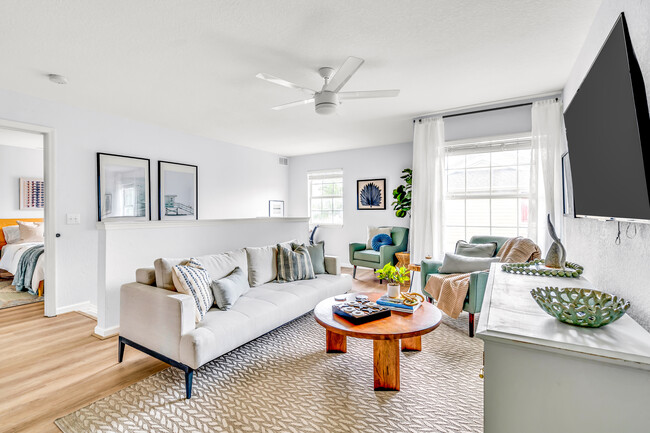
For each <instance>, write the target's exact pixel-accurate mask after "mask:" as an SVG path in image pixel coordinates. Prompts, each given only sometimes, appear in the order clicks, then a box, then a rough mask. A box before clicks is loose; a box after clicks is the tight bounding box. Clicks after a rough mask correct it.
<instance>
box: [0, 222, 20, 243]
mask: <svg viewBox="0 0 650 433" xmlns="http://www.w3.org/2000/svg"><path fill="white" fill-rule="evenodd" d="M2 233H4V235H5V242H6V243H8V244H15V243H16V242H19V241H20V229H19V228H18V226H8V227H3V228H2Z"/></svg>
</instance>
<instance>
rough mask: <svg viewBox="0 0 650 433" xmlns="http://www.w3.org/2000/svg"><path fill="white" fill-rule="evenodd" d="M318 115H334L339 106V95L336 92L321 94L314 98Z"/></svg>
mask: <svg viewBox="0 0 650 433" xmlns="http://www.w3.org/2000/svg"><path fill="white" fill-rule="evenodd" d="M314 99H315V108H316V113H318V114H323V115H327V114H334V113H336V109H337V108H338V106H339V95H338V94H336V93H334V92H327V91H323V92H319V93H316V95H315V96H314Z"/></svg>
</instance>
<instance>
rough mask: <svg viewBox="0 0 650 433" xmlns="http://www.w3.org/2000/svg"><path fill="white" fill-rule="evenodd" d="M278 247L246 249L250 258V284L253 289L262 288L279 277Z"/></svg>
mask: <svg viewBox="0 0 650 433" xmlns="http://www.w3.org/2000/svg"><path fill="white" fill-rule="evenodd" d="M277 256H278V247H276V246H275V245H269V246H266V247H259V248H246V257H247V258H248V283H249V284H250V286H251V287H257V286H261V285H262V284H264V283H268V282H269V281H272V280H275V279H276V278H277V276H278V259H277Z"/></svg>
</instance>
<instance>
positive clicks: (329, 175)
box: [307, 168, 345, 228]
mask: <svg viewBox="0 0 650 433" xmlns="http://www.w3.org/2000/svg"><path fill="white" fill-rule="evenodd" d="M333 178H340V179H341V195H340V196H339V195H321V196H319V197H317V198H340V199H341V218H343V215H345V214H344V212H345V201H344V199H343V194H344V191H343V190H344V182H343V169H342V168H333V169H328V170H311V171H308V172H307V210H308V214H309V227H310V228H313V227H314V226H316V225H318V226H320V227H343V223H341V224H337V223H318V222H313V221H312V219H311V199H312V193H311V189H312V188H311V181H312V180H313V179H333ZM332 210H333V209H332Z"/></svg>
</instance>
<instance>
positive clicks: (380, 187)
mask: <svg viewBox="0 0 650 433" xmlns="http://www.w3.org/2000/svg"><path fill="white" fill-rule="evenodd" d="M370 185H374V186H370ZM362 193H363V196H364V197H362ZM377 193H379V195H380V196H379V197H377V196H376V194H377ZM386 198H387V197H386V179H385V178H383V179H382V178H380V179H359V180H357V210H386ZM377 199H379V202H378V204H376V205H374V204H368V203H377V201H376V200H377Z"/></svg>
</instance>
